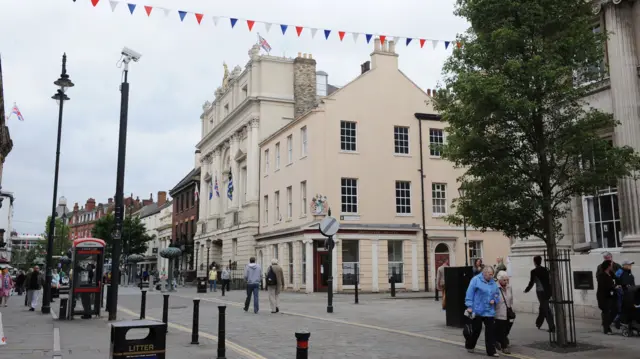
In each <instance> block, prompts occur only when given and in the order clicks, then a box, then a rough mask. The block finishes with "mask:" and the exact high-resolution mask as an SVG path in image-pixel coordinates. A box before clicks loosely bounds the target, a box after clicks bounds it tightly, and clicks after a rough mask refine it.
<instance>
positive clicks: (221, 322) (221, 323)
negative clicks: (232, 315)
mask: <svg viewBox="0 0 640 359" xmlns="http://www.w3.org/2000/svg"><path fill="white" fill-rule="evenodd" d="M225 310H227V306H226V305H219V306H218V356H217V357H216V359H226V358H227V357H226V351H227V349H226V346H225V343H224V341H225V338H224V337H225V333H226V330H225V314H224V313H225Z"/></svg>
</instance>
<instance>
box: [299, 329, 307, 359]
mask: <svg viewBox="0 0 640 359" xmlns="http://www.w3.org/2000/svg"><path fill="white" fill-rule="evenodd" d="M310 336H311V333H309V332H301V333H296V359H308V358H309V337H310Z"/></svg>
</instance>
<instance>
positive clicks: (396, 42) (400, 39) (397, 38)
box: [393, 36, 402, 45]
mask: <svg viewBox="0 0 640 359" xmlns="http://www.w3.org/2000/svg"><path fill="white" fill-rule="evenodd" d="M401 41H402V37H400V36H396V37H394V38H393V42H394V43H395V44H396V45H397V44H399V43H400V42H401Z"/></svg>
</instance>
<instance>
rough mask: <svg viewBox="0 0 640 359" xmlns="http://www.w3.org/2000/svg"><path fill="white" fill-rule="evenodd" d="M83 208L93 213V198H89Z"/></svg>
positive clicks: (94, 206) (94, 205)
mask: <svg viewBox="0 0 640 359" xmlns="http://www.w3.org/2000/svg"><path fill="white" fill-rule="evenodd" d="M84 208H85V209H86V210H87V211H93V209H94V208H96V200H95V199H93V198H89V199H88V200H87V203H86V204H85V206H84Z"/></svg>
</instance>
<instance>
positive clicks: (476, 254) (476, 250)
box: [469, 241, 482, 263]
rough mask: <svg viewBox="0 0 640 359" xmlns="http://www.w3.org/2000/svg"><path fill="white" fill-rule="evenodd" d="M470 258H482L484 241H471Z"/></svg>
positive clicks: (473, 259)
mask: <svg viewBox="0 0 640 359" xmlns="http://www.w3.org/2000/svg"><path fill="white" fill-rule="evenodd" d="M469 258H470V259H471V260H472V262H471V263H473V261H475V260H476V259H478V258H482V241H469Z"/></svg>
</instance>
